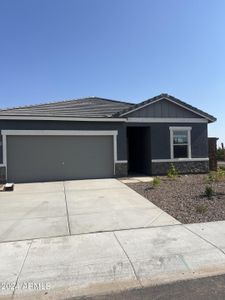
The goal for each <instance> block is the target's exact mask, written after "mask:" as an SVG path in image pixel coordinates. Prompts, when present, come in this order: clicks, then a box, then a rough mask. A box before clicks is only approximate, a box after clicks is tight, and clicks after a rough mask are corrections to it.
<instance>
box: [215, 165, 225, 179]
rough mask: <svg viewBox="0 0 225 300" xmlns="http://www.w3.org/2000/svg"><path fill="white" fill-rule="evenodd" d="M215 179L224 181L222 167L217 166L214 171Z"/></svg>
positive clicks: (224, 172) (224, 173) (224, 176)
mask: <svg viewBox="0 0 225 300" xmlns="http://www.w3.org/2000/svg"><path fill="white" fill-rule="evenodd" d="M216 180H217V181H224V180H225V170H224V169H222V168H219V169H218V171H217V172H216Z"/></svg>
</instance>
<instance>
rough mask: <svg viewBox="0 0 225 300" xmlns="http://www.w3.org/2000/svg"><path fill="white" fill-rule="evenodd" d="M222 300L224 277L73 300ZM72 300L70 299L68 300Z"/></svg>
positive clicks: (224, 287) (223, 295) (224, 293)
mask: <svg viewBox="0 0 225 300" xmlns="http://www.w3.org/2000/svg"><path fill="white" fill-rule="evenodd" d="M75 299H76V300H77V299H79V300H224V299H225V275H220V276H214V277H207V278H201V279H195V280H187V281H180V282H175V283H172V284H167V285H160V286H155V287H147V288H142V289H134V290H129V291H125V292H121V293H118V294H109V295H103V296H96V297H82V298H73V300H75ZM70 300H72V299H70Z"/></svg>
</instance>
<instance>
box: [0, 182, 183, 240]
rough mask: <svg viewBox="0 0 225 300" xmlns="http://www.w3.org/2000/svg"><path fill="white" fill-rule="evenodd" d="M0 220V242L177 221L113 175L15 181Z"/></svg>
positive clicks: (0, 201)
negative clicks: (27, 181) (109, 177)
mask: <svg viewBox="0 0 225 300" xmlns="http://www.w3.org/2000/svg"><path fill="white" fill-rule="evenodd" d="M0 220H1V221H0V242H5V241H19V240H26V239H34V238H43V237H61V236H68V235H77V234H83V233H96V232H104V231H117V230H122V229H135V228H146V227H157V226H164V225H174V224H179V222H178V221H177V220H175V219H174V218H172V217H171V216H169V215H168V214H166V213H165V212H164V211H162V210H161V209H159V208H158V207H157V206H155V205H154V204H153V203H151V202H149V201H148V200H146V199H145V198H143V197H142V196H140V195H139V194H137V193H136V192H134V191H133V190H131V189H130V188H128V187H127V186H126V185H124V184H123V183H121V182H120V181H118V180H116V179H98V180H78V181H66V182H49V183H32V184H17V185H16V186H15V190H14V192H2V193H0Z"/></svg>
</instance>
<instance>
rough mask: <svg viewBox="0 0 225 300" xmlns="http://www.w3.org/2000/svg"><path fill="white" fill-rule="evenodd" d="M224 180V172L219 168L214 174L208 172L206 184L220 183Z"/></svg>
mask: <svg viewBox="0 0 225 300" xmlns="http://www.w3.org/2000/svg"><path fill="white" fill-rule="evenodd" d="M224 180H225V170H223V169H222V168H219V169H218V170H217V171H216V172H210V173H209V175H208V176H207V179H206V181H207V183H214V182H221V181H224Z"/></svg>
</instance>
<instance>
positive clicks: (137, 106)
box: [113, 94, 216, 122]
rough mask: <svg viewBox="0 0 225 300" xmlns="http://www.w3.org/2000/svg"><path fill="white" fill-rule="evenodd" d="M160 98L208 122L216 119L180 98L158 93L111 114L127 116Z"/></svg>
mask: <svg viewBox="0 0 225 300" xmlns="http://www.w3.org/2000/svg"><path fill="white" fill-rule="evenodd" d="M160 100H168V101H170V102H172V103H174V104H176V105H178V106H180V107H182V108H184V109H186V110H188V111H191V112H193V113H195V114H196V115H199V116H200V117H202V118H205V119H207V120H208V121H209V122H215V121H216V118H215V117H213V116H212V115H210V114H208V113H206V112H204V111H202V110H200V109H198V108H196V107H194V106H192V105H190V104H187V103H186V102H184V101H181V100H180V99H177V98H175V97H173V96H171V95H168V94H160V95H158V96H155V97H153V98H150V99H148V100H145V101H143V102H141V103H138V104H135V105H133V106H131V107H129V108H126V109H124V110H123V111H121V112H118V113H116V114H114V115H113V116H114V117H127V116H129V114H130V113H131V112H133V111H136V110H139V109H142V108H144V107H145V106H148V105H151V104H153V103H156V102H157V101H160Z"/></svg>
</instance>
